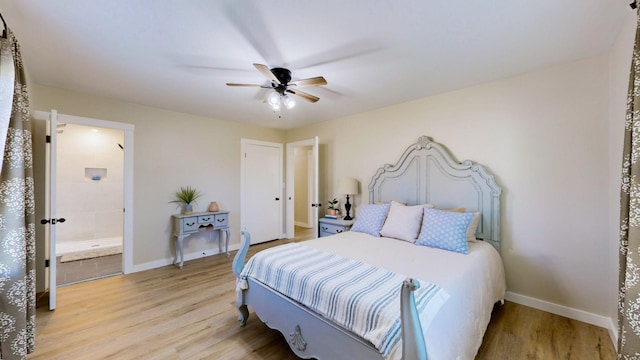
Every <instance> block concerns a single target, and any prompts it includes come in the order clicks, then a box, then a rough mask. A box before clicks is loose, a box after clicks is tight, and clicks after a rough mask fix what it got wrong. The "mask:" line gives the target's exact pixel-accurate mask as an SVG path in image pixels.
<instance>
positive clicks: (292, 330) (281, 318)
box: [232, 231, 427, 360]
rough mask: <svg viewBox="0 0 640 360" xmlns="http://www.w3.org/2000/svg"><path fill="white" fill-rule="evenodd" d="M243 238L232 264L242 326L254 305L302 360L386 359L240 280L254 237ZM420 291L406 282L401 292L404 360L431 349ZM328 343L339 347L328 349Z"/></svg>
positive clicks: (418, 357) (352, 337) (286, 301)
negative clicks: (419, 307) (419, 301)
mask: <svg viewBox="0 0 640 360" xmlns="http://www.w3.org/2000/svg"><path fill="white" fill-rule="evenodd" d="M240 236H241V243H240V249H239V250H238V252H237V253H236V255H235V257H234V258H233V264H232V268H233V273H234V274H235V275H236V278H237V289H238V297H237V299H236V306H237V307H238V311H239V312H240V314H239V316H238V321H239V322H240V326H244V325H246V323H247V320H248V318H249V310H248V308H247V305H248V304H250V305H251V307H252V309H253V310H254V311H255V313H256V314H257V315H258V317H259V318H260V319H261V320H262V321H263V322H264V323H265V324H267V326H269V327H271V328H273V329H276V330H278V331H280V332H281V333H282V334H283V335H284V336H285V338H287V340H288V343H289V346H290V347H291V350H293V352H294V353H296V354H297V355H298V356H299V357H302V358H309V357H314V358H316V359H321V360H323V359H340V358H352V356H353V354H359V355H362V357H358V358H366V359H382V356H381V355H380V353H378V352H377V350H376V349H375V348H374V347H373V345H371V343H369V342H367V341H365V340H363V339H362V338H360V337H358V336H355V335H354V334H352V333H350V332H348V331H346V330H345V329H343V328H341V327H339V326H337V325H335V324H332V323H330V322H328V321H327V320H326V319H324V318H323V317H321V316H319V315H316V314H315V313H313V312H312V311H309V310H308V309H307V308H306V307H304V306H302V305H299V304H298V303H296V302H294V301H292V300H290V299H288V298H286V297H285V296H283V295H281V294H279V293H277V292H275V291H273V290H271V289H270V288H267V287H266V286H264V285H262V284H260V283H257V282H253V281H252V280H251V279H247V280H240V278H239V277H240V274H241V273H242V269H243V268H244V264H245V260H246V256H247V252H248V250H249V245H251V235H250V234H249V233H248V232H247V231H241V232H240ZM249 284H250V286H249ZM419 287H420V283H419V282H418V281H416V280H414V279H406V280H405V281H404V283H403V284H402V288H401V292H400V310H401V311H400V316H401V322H402V326H401V331H402V343H403V350H402V358H403V359H416V360H426V359H427V349H426V345H425V342H424V335H423V333H422V326H421V325H420V318H419V315H418V311H417V308H416V304H415V298H414V291H415V290H416V289H418V288H419ZM327 343H328V344H333V345H336V344H338V345H339V346H333V345H332V346H326V344H327Z"/></svg>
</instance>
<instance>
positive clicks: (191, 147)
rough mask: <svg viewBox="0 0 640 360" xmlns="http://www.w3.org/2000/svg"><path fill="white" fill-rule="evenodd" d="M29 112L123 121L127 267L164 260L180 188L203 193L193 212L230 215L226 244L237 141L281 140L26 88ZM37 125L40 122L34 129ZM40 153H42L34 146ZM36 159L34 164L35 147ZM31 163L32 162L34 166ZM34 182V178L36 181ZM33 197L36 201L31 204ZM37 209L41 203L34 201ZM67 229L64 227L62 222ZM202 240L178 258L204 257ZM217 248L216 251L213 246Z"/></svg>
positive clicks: (235, 191) (234, 198)
mask: <svg viewBox="0 0 640 360" xmlns="http://www.w3.org/2000/svg"><path fill="white" fill-rule="evenodd" d="M31 96H32V99H31V100H32V103H31V104H32V109H34V110H41V111H49V110H51V109H56V110H58V112H59V113H61V114H68V115H75V116H84V117H90V118H96V119H101V120H109V121H116V122H122V123H129V124H133V125H134V126H135V133H134V143H135V146H134V169H133V171H134V210H133V211H134V219H135V220H134V231H133V238H134V246H133V248H134V254H133V259H134V266H142V267H146V266H148V265H145V264H161V263H162V261H165V260H166V259H170V258H172V257H173V256H174V255H173V254H174V252H173V247H172V246H170V244H171V242H170V240H171V234H170V221H169V220H170V216H171V214H173V213H177V212H179V210H178V209H177V208H176V205H175V204H170V203H169V201H170V200H173V194H174V193H175V191H177V190H178V189H179V188H180V186H186V185H190V186H193V187H196V188H197V189H199V190H200V191H201V192H202V193H203V194H204V196H203V197H202V198H201V199H200V200H199V201H198V204H197V205H196V207H195V209H196V210H199V211H203V210H206V208H207V206H208V204H209V202H210V201H217V202H218V204H219V205H220V207H221V208H222V209H223V210H228V211H230V212H231V213H230V221H229V222H230V225H231V241H230V243H232V244H234V243H239V241H240V238H239V232H240V138H249V139H255V140H263V141H272V142H279V143H284V139H285V134H284V132H283V131H280V130H275V129H269V128H263V127H258V126H254V125H246V124H240V123H236V122H230V121H221V120H216V119H210V118H204V117H200V116H195V115H189V114H182V113H176V112H171V111H165V110H161V109H156V108H150V107H145V106H139V105H134V104H130V103H125V102H121V101H115V100H111V99H106V98H100V97H93V96H89V95H84V94H79V93H73V92H68V91H64V90H60V89H55V88H50V87H45V86H39V85H32V86H31ZM36 126H37V127H42V126H43V124H36ZM42 149H43V148H42ZM36 151H39V152H38V153H37V154H36V157H39V158H40V159H41V158H42V157H43V156H44V154H43V152H42V151H43V150H36ZM36 166H38V165H36ZM36 180H39V181H40V185H39V186H43V185H42V182H41V181H42V178H40V179H36ZM39 200H41V199H39ZM38 204H41V205H42V204H44V202H43V201H39V202H38ZM65 226H71V224H65ZM211 249H214V246H212V245H211V244H208V243H207V238H206V237H205V236H200V237H195V236H192V237H191V238H190V240H188V241H187V242H186V244H185V254H189V253H196V252H201V251H203V250H206V251H208V252H209V253H210V252H211ZM216 251H217V248H216Z"/></svg>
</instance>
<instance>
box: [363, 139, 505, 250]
mask: <svg viewBox="0 0 640 360" xmlns="http://www.w3.org/2000/svg"><path fill="white" fill-rule="evenodd" d="M501 193H502V189H501V188H500V186H498V185H497V184H496V182H495V180H494V178H493V175H491V174H489V172H487V170H486V169H485V168H484V167H483V166H482V165H478V164H474V163H473V162H472V161H470V160H465V161H463V162H462V163H459V162H457V161H456V160H455V158H454V157H453V156H452V155H451V154H450V153H449V151H448V150H447V149H446V148H445V147H444V146H443V145H441V144H439V143H436V142H434V141H432V139H431V138H429V137H427V136H421V137H420V138H419V139H418V142H416V143H415V144H412V145H411V146H409V147H408V148H407V149H406V150H405V151H404V153H403V154H402V156H401V157H400V159H399V160H398V162H397V163H396V164H395V165H390V164H385V165H384V166H383V167H381V168H379V169H378V171H377V172H376V173H375V175H374V176H373V178H372V179H371V183H370V184H369V202H370V203H372V204H373V203H380V202H390V201H391V200H396V201H400V202H403V203H406V204H407V205H417V204H434V205H435V206H436V208H438V209H449V208H455V207H464V208H465V209H466V211H468V212H475V211H479V212H480V213H481V214H482V217H481V219H480V223H479V224H478V230H477V232H476V238H478V239H482V240H484V241H487V242H489V243H491V244H492V245H493V246H494V247H495V248H496V249H497V250H498V252H500V194H501Z"/></svg>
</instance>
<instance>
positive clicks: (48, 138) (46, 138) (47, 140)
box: [45, 135, 51, 144]
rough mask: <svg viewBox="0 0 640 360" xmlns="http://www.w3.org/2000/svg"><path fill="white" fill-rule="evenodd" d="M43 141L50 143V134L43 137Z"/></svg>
mask: <svg viewBox="0 0 640 360" xmlns="http://www.w3.org/2000/svg"><path fill="white" fill-rule="evenodd" d="M45 142H46V143H47V144H51V135H47V136H46V137H45Z"/></svg>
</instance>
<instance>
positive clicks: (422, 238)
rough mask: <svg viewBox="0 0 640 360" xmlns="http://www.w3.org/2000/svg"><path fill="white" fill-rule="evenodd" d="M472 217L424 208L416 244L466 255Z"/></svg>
mask: <svg viewBox="0 0 640 360" xmlns="http://www.w3.org/2000/svg"><path fill="white" fill-rule="evenodd" d="M474 216H475V214H474V213H457V212H448V211H442V210H436V209H429V208H425V209H424V215H423V218H422V227H421V229H420V235H419V236H418V240H417V241H416V244H418V245H423V246H429V247H433V248H438V249H444V250H449V251H455V252H459V253H462V254H468V253H469V249H468V248H467V229H468V228H469V224H471V221H472V220H473V217H474Z"/></svg>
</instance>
